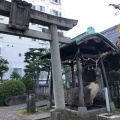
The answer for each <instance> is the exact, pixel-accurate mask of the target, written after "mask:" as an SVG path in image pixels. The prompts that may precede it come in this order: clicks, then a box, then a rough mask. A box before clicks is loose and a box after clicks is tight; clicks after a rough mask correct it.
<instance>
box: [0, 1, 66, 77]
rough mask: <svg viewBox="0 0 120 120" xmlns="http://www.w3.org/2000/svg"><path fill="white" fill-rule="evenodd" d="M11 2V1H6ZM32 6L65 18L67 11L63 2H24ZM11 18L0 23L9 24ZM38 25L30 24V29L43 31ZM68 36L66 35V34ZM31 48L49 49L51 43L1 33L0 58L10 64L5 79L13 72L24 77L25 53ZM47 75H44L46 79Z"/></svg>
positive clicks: (0, 20) (0, 17)
mask: <svg viewBox="0 0 120 120" xmlns="http://www.w3.org/2000/svg"><path fill="white" fill-rule="evenodd" d="M6 1H11V0H6ZM24 1H27V2H29V3H31V4H32V9H35V10H38V11H41V12H45V13H48V14H52V15H55V16H61V17H65V14H64V13H65V11H64V9H62V5H61V0H24ZM8 22H9V18H7V17H4V16H0V23H5V24H8ZM42 28H46V27H45V26H41V25H38V24H34V23H30V25H29V29H33V30H38V31H42ZM64 34H65V35H66V33H65V32H64ZM29 48H47V49H48V48H49V42H46V41H42V40H37V39H30V38H24V37H21V36H12V35H6V34H1V33H0V56H1V57H2V58H4V59H7V60H8V62H9V65H8V67H9V70H8V72H7V73H5V74H4V76H3V79H10V75H11V73H12V72H13V71H15V72H17V73H18V74H20V75H21V76H24V68H25V65H26V63H25V62H24V58H25V57H24V53H25V52H27V51H29ZM44 75H45V74H43V77H44Z"/></svg>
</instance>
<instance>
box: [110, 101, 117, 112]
mask: <svg viewBox="0 0 120 120" xmlns="http://www.w3.org/2000/svg"><path fill="white" fill-rule="evenodd" d="M110 108H111V112H113V111H115V110H116V108H115V104H114V102H110Z"/></svg>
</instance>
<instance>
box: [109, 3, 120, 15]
mask: <svg viewBox="0 0 120 120" xmlns="http://www.w3.org/2000/svg"><path fill="white" fill-rule="evenodd" d="M109 6H113V7H114V9H118V10H120V4H109ZM118 12H119V11H117V12H116V13H115V15H117V14H118Z"/></svg>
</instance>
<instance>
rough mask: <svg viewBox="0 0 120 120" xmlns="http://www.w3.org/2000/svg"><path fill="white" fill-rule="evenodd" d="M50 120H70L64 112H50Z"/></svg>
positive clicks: (66, 112)
mask: <svg viewBox="0 0 120 120" xmlns="http://www.w3.org/2000/svg"><path fill="white" fill-rule="evenodd" d="M51 120H71V119H70V117H69V112H68V111H66V110H55V111H53V112H51Z"/></svg>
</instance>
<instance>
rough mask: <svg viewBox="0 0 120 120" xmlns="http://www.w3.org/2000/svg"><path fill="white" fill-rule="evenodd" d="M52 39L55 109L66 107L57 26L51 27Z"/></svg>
mask: <svg viewBox="0 0 120 120" xmlns="http://www.w3.org/2000/svg"><path fill="white" fill-rule="evenodd" d="M49 29H50V32H51V38H52V41H51V42H50V50H51V60H52V76H53V92H54V100H55V109H56V110H62V109H65V98H64V89H63V83H62V72H61V60H60V51H59V42H58V33H57V26H56V25H51V26H50V27H49Z"/></svg>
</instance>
